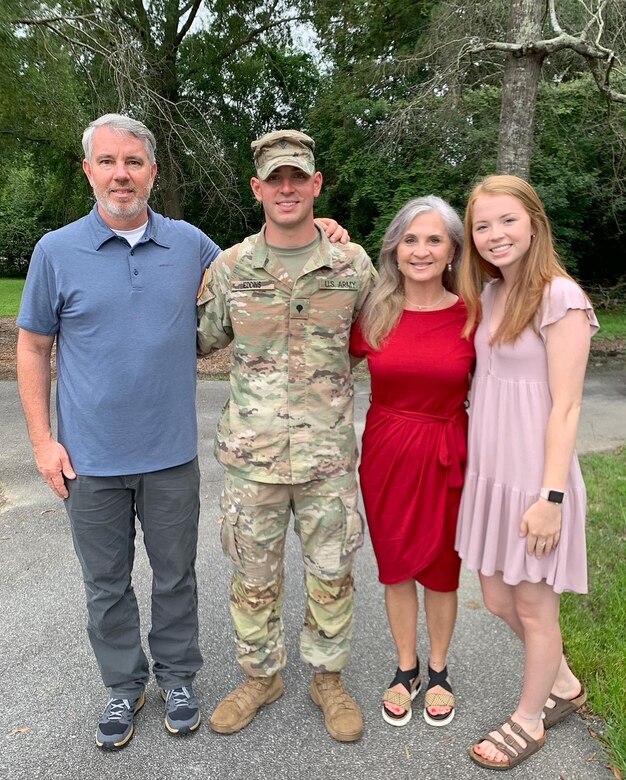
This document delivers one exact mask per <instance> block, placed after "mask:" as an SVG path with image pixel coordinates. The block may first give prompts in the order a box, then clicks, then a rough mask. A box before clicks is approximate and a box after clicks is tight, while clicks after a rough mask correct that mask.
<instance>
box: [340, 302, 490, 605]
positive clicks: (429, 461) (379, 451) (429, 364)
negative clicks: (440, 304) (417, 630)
mask: <svg viewBox="0 0 626 780" xmlns="http://www.w3.org/2000/svg"><path fill="white" fill-rule="evenodd" d="M465 320H466V310H465V305H464V304H463V302H462V301H461V300H459V301H457V302H456V303H455V304H454V306H451V307H450V308H448V309H442V310H441V311H432V312H429V311H423V312H420V311H405V312H404V313H403V314H402V317H401V319H400V322H399V323H398V325H397V327H396V328H395V330H394V331H392V333H391V334H390V335H389V337H388V338H387V340H386V341H385V343H384V344H383V348H382V350H381V351H375V350H373V349H372V348H371V347H370V346H369V344H367V342H366V341H365V339H364V338H363V335H362V333H361V330H360V328H359V325H358V323H357V324H356V325H355V326H354V327H353V329H352V334H351V339H350V353H351V354H352V355H354V356H355V357H366V358H367V362H368V366H369V370H370V375H371V390H372V395H371V399H372V403H371V406H370V408H369V410H368V413H367V419H366V422H365V431H364V433H363V443H362V453H361V465H360V468H359V473H360V479H361V492H362V494H363V501H364V504H365V511H366V514H367V523H368V526H369V530H370V536H371V539H372V545H373V547H374V553H375V555H376V560H377V562H378V572H379V579H380V581H381V582H382V583H384V584H388V585H390V584H393V583H397V582H403V581H405V580H408V579H412V578H415V579H417V580H418V581H419V582H421V583H422V584H423V585H425V586H426V587H428V588H430V589H432V590H438V591H451V590H455V589H456V588H457V587H458V580H459V568H460V560H459V558H458V556H457V554H456V552H455V551H454V539H455V533H456V522H457V515H458V510H459V502H460V498H461V489H462V487H463V474H464V470H465V461H466V456H467V412H466V409H465V401H466V399H467V394H468V391H469V375H470V373H471V372H472V371H473V368H474V362H475V352H474V345H473V339H469V340H468V339H464V338H462V336H461V331H462V330H463V326H464V325H465Z"/></svg>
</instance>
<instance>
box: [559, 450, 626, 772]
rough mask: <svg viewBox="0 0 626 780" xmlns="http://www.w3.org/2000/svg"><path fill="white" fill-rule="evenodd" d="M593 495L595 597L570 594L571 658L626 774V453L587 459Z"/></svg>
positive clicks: (566, 602)
mask: <svg viewBox="0 0 626 780" xmlns="http://www.w3.org/2000/svg"><path fill="white" fill-rule="evenodd" d="M581 466H582V469H583V474H584V476H585V482H586V485H587V492H588V502H589V503H588V513H587V514H588V520H587V556H588V567H589V595H588V596H578V595H574V594H565V595H564V596H563V598H562V600H561V625H562V629H563V640H564V644H565V652H566V654H567V657H568V659H569V661H570V663H571V665H572V668H573V669H574V670H575V672H576V674H577V675H578V676H579V677H580V679H581V680H584V684H585V686H586V688H587V690H588V692H589V707H590V709H591V711H592V712H593V713H594V714H595V715H599V716H600V717H601V718H603V719H604V720H605V721H606V731H605V733H604V734H603V735H602V739H603V740H604V741H605V743H606V744H607V746H608V749H609V751H610V755H611V761H612V765H613V768H614V769H617V770H618V771H617V772H616V773H615V774H616V776H621V775H620V774H619V772H622V773H626V697H625V696H624V680H626V602H625V599H624V594H625V593H626V554H625V553H626V448H622V449H620V450H617V451H616V452H614V453H608V454H601V455H588V456H585V457H583V458H581Z"/></svg>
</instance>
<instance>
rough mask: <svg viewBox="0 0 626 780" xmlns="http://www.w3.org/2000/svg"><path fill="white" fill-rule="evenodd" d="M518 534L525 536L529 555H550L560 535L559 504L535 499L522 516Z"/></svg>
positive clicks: (539, 556) (540, 556) (538, 556)
mask: <svg viewBox="0 0 626 780" xmlns="http://www.w3.org/2000/svg"><path fill="white" fill-rule="evenodd" d="M520 536H522V537H524V536H525V537H526V551H527V552H528V554H529V555H535V556H536V557H537V558H542V557H543V556H544V555H550V553H551V552H552V550H554V548H555V547H556V546H557V544H558V543H559V538H560V536H561V504H555V503H553V502H552V501H546V500H545V499H543V498H539V499H537V501H535V503H534V504H533V505H532V506H530V507H529V508H528V509H527V511H526V512H525V513H524V516H523V517H522V522H521V523H520Z"/></svg>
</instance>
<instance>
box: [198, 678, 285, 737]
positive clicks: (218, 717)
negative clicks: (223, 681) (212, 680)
mask: <svg viewBox="0 0 626 780" xmlns="http://www.w3.org/2000/svg"><path fill="white" fill-rule="evenodd" d="M284 691H285V686H284V685H283V678H282V677H281V676H280V674H279V673H276V674H274V675H272V676H271V677H248V679H247V680H246V681H245V683H244V684H243V685H240V686H239V688H235V690H234V691H232V693H229V694H228V696H227V697H226V698H225V699H224V700H223V701H221V702H220V703H219V704H218V705H217V707H216V708H215V710H214V711H213V715H211V720H210V721H209V722H210V724H211V728H212V729H213V731H217V732H218V734H234V733H235V732H236V731H241V729H243V728H245V727H246V726H247V725H248V723H250V721H251V720H252V718H254V716H255V715H256V714H257V712H258V711H259V710H260V709H261V707H263V706H264V705H266V704H271V703H272V702H273V701H276V699H280V697H281V696H282V695H283V693H284Z"/></svg>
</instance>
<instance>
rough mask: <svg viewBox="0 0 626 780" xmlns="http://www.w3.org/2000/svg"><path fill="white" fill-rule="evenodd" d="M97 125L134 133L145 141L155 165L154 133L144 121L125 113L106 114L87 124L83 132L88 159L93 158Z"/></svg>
mask: <svg viewBox="0 0 626 780" xmlns="http://www.w3.org/2000/svg"><path fill="white" fill-rule="evenodd" d="M97 127H110V128H111V130H117V131H118V132H120V133H128V135H134V136H135V138H139V139H140V140H141V141H143V145H144V146H145V148H146V155H147V156H148V161H149V163H150V165H154V163H155V162H156V157H155V153H156V140H155V138H154V135H153V134H152V133H151V132H150V130H148V128H147V127H146V126H145V125H144V123H143V122H139V121H137V120H136V119H131V118H130V117H129V116H124V115H123V114H104V115H103V116H101V117H98V119H94V121H93V122H91V123H90V124H89V125H87V127H86V128H85V132H84V133H83V150H84V152H85V159H86V160H91V155H92V153H93V134H94V131H95V129H96V128H97Z"/></svg>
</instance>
